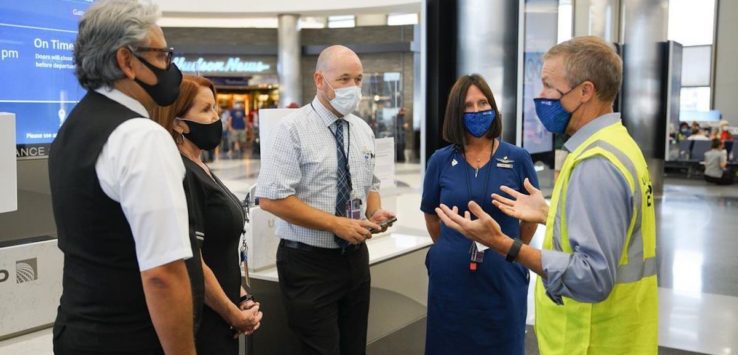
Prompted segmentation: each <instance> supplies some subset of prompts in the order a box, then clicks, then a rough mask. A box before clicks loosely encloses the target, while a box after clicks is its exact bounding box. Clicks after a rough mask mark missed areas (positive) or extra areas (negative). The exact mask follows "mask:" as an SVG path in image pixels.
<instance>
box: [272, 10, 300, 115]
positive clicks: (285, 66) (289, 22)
mask: <svg viewBox="0 0 738 355" xmlns="http://www.w3.org/2000/svg"><path fill="white" fill-rule="evenodd" d="M299 19H300V17H299V16H298V15H279V29H278V34H277V35H278V41H279V50H278V58H277V60H278V62H277V73H278V74H279V106H280V107H287V105H289V104H290V103H293V102H295V103H297V104H299V105H301V104H303V102H302V83H301V79H300V32H299V31H298V30H297V21H298V20H299Z"/></svg>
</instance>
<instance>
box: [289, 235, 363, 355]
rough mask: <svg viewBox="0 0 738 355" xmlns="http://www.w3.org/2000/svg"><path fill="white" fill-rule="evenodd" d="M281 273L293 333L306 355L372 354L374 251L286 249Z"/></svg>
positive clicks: (360, 248)
mask: <svg viewBox="0 0 738 355" xmlns="http://www.w3.org/2000/svg"><path fill="white" fill-rule="evenodd" d="M277 271H278V273H279V280H280V281H279V287H280V289H281V290H282V300H283V302H284V305H285V308H286V311H287V320H288V322H289V326H290V329H292V331H293V332H294V333H295V334H296V335H297V337H298V338H299V340H300V343H301V344H302V353H303V354H311V355H312V354H321V355H339V354H340V355H358V354H365V353H366V331H367V319H368V317H369V292H370V284H371V276H370V274H369V252H368V250H367V248H366V245H361V246H359V247H358V248H357V249H356V250H346V251H345V252H344V253H341V251H340V249H322V248H308V249H304V248H303V249H294V248H290V247H287V246H283V245H282V244H280V246H279V248H278V249H277Z"/></svg>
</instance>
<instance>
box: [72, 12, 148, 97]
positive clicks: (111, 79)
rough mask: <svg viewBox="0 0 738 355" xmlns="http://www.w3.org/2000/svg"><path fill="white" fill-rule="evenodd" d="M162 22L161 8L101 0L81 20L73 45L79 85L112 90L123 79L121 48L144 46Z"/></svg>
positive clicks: (86, 87)
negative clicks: (119, 57) (120, 59)
mask: <svg viewBox="0 0 738 355" xmlns="http://www.w3.org/2000/svg"><path fill="white" fill-rule="evenodd" d="M158 19H159V8H158V7H157V6H156V5H153V4H151V3H141V2H139V1H138V0H100V1H96V2H95V3H94V4H93V5H92V6H90V8H89V9H88V10H87V11H86V12H85V14H84V15H83V16H82V18H81V19H80V21H79V32H78V33H77V41H76V43H75V44H74V64H75V65H76V69H75V74H76V75H77V80H79V84H80V85H82V87H84V88H85V89H88V90H94V89H97V88H99V87H101V86H108V87H111V86H113V84H114V83H115V82H116V81H117V80H119V79H121V78H123V72H122V71H121V70H120V68H119V67H118V63H117V61H116V52H117V51H118V48H122V47H126V46H131V47H136V46H138V45H141V44H142V42H143V41H144V40H145V39H146V36H147V34H148V32H149V30H150V29H151V28H152V27H153V26H155V25H156V21H157V20H158Z"/></svg>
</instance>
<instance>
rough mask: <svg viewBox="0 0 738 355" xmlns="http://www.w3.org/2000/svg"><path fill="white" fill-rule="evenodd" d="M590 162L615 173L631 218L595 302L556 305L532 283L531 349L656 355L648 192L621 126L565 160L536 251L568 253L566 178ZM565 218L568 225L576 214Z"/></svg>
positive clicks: (640, 161) (570, 354)
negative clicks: (611, 277)
mask: <svg viewBox="0 0 738 355" xmlns="http://www.w3.org/2000/svg"><path fill="white" fill-rule="evenodd" d="M592 157H603V158H606V159H607V160H609V161H610V162H611V163H612V164H613V165H614V166H615V167H617V169H618V170H619V171H620V173H621V174H622V175H623V177H624V178H625V180H626V181H627V183H628V186H629V188H630V192H631V193H632V195H633V201H632V202H633V205H632V217H631V220H630V224H629V226H628V230H627V234H626V235H624V236H623V238H624V239H625V244H624V248H623V252H622V254H621V256H620V261H619V262H618V267H617V271H616V280H615V284H614V286H613V289H612V291H611V292H610V295H609V296H608V297H607V299H605V300H604V301H602V302H599V303H582V302H577V301H575V300H574V299H571V298H568V297H563V302H564V304H563V305H557V304H555V303H554V302H553V301H552V300H551V299H550V298H549V297H548V296H547V295H546V290H545V288H544V286H543V283H542V281H541V278H538V281H537V283H536V291H535V300H536V305H535V316H536V318H535V323H536V324H535V330H536V336H537V337H538V347H539V349H540V352H541V354H543V355H549V354H562V355H576V354H607V355H617V354H628V355H630V354H633V355H648V354H656V353H657V351H658V286H657V283H656V269H657V265H656V217H655V212H654V200H653V188H652V186H651V178H650V176H649V173H648V167H647V165H646V161H645V159H644V158H643V154H642V153H641V150H640V148H638V145H637V144H636V143H635V141H634V140H633V138H631V136H630V135H629V134H628V131H627V130H626V129H625V127H624V126H623V125H622V123H620V122H617V123H615V124H612V125H610V126H608V127H606V128H603V129H601V130H599V131H598V132H596V133H595V134H593V135H592V136H591V137H590V138H589V139H587V140H586V141H585V142H584V143H582V144H581V145H580V146H579V147H578V148H577V149H576V150H574V151H573V152H572V153H571V154H569V156H568V157H567V159H566V162H565V163H564V167H563V168H562V170H561V174H560V175H559V179H558V181H557V182H556V185H555V187H554V192H553V196H552V198H551V207H550V209H549V213H548V217H547V220H546V227H547V229H546V237H545V239H544V242H543V248H544V249H547V250H559V251H562V252H565V253H572V248H571V245H570V244H569V236H568V229H567V216H566V193H567V190H568V189H569V188H570V186H569V178H570V177H571V173H572V171H573V170H574V168H575V167H576V166H577V164H579V163H580V162H582V161H584V160H585V159H588V158H592ZM571 188H576V186H572V187H571ZM591 203H608V202H607V201H591ZM557 215H559V217H558V218H556V216H557ZM568 219H569V220H570V221H572V223H576V222H575V221H576V216H571V217H570V218H568Z"/></svg>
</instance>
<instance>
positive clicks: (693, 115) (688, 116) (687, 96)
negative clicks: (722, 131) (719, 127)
mask: <svg viewBox="0 0 738 355" xmlns="http://www.w3.org/2000/svg"><path fill="white" fill-rule="evenodd" d="M712 116H713V115H711V114H710V87H709V86H704V87H691V88H682V93H681V98H680V108H679V120H680V121H688V122H691V121H709V120H712Z"/></svg>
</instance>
